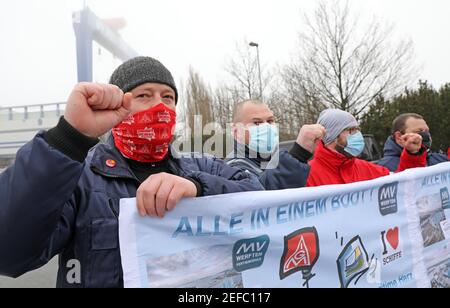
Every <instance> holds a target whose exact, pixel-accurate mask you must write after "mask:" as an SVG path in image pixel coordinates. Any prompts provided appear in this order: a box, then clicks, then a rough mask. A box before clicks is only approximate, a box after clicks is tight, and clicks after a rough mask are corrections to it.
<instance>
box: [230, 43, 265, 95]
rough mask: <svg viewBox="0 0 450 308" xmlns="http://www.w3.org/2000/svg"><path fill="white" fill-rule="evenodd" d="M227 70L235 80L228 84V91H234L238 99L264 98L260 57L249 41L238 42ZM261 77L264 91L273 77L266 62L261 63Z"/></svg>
mask: <svg viewBox="0 0 450 308" xmlns="http://www.w3.org/2000/svg"><path fill="white" fill-rule="evenodd" d="M225 70H226V71H227V72H228V73H229V74H230V76H231V77H232V79H233V81H234V82H232V83H231V85H228V86H227V88H228V91H230V92H232V93H233V97H236V98H237V100H238V101H242V100H246V99H263V98H261V97H260V96H261V95H260V79H259V70H258V58H257V56H256V53H255V51H254V49H253V48H252V47H250V45H249V42H248V41H246V40H245V41H243V42H242V43H240V44H236V52H235V55H234V56H233V57H232V58H231V59H229V60H228V62H227V64H226V67H225ZM261 79H262V80H261V82H262V91H263V93H264V90H265V89H266V88H267V86H268V84H269V82H270V79H271V74H270V73H269V72H268V70H267V68H266V66H265V65H264V64H261Z"/></svg>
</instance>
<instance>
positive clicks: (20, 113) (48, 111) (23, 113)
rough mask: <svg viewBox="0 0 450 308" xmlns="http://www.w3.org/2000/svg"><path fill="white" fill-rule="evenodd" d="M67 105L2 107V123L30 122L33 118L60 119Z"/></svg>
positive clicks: (62, 103) (0, 115)
mask: <svg viewBox="0 0 450 308" xmlns="http://www.w3.org/2000/svg"><path fill="white" fill-rule="evenodd" d="M65 106H66V103H64V102H61V103H52V104H38V105H27V106H13V107H0V121H14V120H25V121H26V120H28V119H30V118H31V117H33V118H40V119H44V118H46V117H50V116H51V117H53V116H55V117H57V118H59V117H60V116H61V115H62V114H63V112H64V110H65Z"/></svg>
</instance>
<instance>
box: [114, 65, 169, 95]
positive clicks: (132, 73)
mask: <svg viewBox="0 0 450 308" xmlns="http://www.w3.org/2000/svg"><path fill="white" fill-rule="evenodd" d="M148 82H154V83H160V84H165V85H167V86H169V87H171V88H172V89H173V90H174V91H175V101H176V102H178V91H177V87H176V85H175V81H174V80H173V77H172V74H171V73H170V72H169V70H168V69H167V68H166V67H165V66H164V65H163V64H162V63H161V62H159V61H158V60H156V59H153V58H150V57H137V58H133V59H131V60H128V61H126V62H124V63H123V64H122V65H120V66H119V67H118V68H117V69H116V70H115V71H114V73H113V74H112V76H111V79H110V80H109V83H110V84H113V85H116V86H118V87H119V88H120V89H122V91H123V92H129V91H131V90H133V89H134V88H136V87H138V86H140V85H143V84H144V83H148Z"/></svg>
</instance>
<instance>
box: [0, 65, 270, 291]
mask: <svg viewBox="0 0 450 308" xmlns="http://www.w3.org/2000/svg"><path fill="white" fill-rule="evenodd" d="M177 99H178V92H177V88H176V86H175V83H174V80H173V78H172V75H171V73H170V72H169V71H168V70H167V68H166V67H164V65H162V64H161V63H160V62H159V61H157V60H155V59H153V58H148V57H139V58H136V59H132V60H130V61H128V62H125V63H124V64H122V65H121V66H120V67H119V68H117V70H116V71H115V72H114V73H113V74H112V77H111V84H95V83H81V84H78V85H77V86H75V88H74V89H73V91H72V94H71V95H70V97H69V99H68V102H67V107H66V111H65V115H64V117H62V118H61V119H60V122H59V123H58V125H57V126H56V127H55V128H53V129H51V130H49V131H47V132H41V133H40V134H38V135H37V136H36V137H35V138H34V139H33V140H32V141H31V142H29V143H28V144H26V145H25V146H24V147H23V148H22V149H21V150H20V151H19V153H18V154H17V158H16V162H15V164H14V165H13V166H11V167H10V168H9V169H7V170H6V171H5V172H4V173H2V174H1V175H0V199H1V200H2V202H1V203H0V226H1V228H0V275H3V276H10V277H19V276H21V275H22V274H24V273H26V272H28V271H31V270H34V269H37V268H39V267H41V266H43V265H45V264H46V263H47V262H48V261H50V260H51V259H52V258H53V257H54V256H55V255H58V254H60V258H59V264H60V265H61V266H60V269H59V272H58V282H57V285H58V287H67V288H80V287H86V288H103V287H105V288H117V287H123V273H122V267H121V262H120V260H121V255H120V247H119V238H118V233H119V232H118V226H119V224H118V217H119V214H120V213H119V211H120V206H119V204H120V200H121V199H124V198H135V197H136V199H137V207H138V213H139V214H140V215H141V216H146V215H149V216H158V217H163V216H164V215H165V213H166V212H167V211H171V210H173V209H174V208H175V206H176V205H177V203H178V202H179V201H180V200H181V199H183V198H195V197H199V196H211V195H219V194H226V193H235V192H243V191H255V190H262V189H263V188H262V186H261V184H260V183H259V181H258V179H257V178H256V177H254V176H251V175H249V174H247V173H246V172H244V171H241V170H239V169H235V168H232V167H229V166H228V165H227V164H225V163H224V162H222V161H219V160H214V159H210V158H204V157H202V158H194V157H187V156H183V157H181V158H176V157H174V155H172V151H171V149H170V146H169V145H170V142H171V140H172V136H173V128H174V126H175V123H176V112H175V110H176V103H177ZM110 130H112V136H111V137H110V139H109V140H108V142H107V144H98V143H99V139H98V137H100V136H102V135H104V134H105V133H107V132H109V131H110ZM91 149H92V150H91ZM73 260H77V261H78V264H79V266H78V267H79V271H80V273H79V275H78V276H77V277H75V278H73V277H72V276H73V266H70V264H72V263H69V262H71V261H73ZM69 278H70V279H69Z"/></svg>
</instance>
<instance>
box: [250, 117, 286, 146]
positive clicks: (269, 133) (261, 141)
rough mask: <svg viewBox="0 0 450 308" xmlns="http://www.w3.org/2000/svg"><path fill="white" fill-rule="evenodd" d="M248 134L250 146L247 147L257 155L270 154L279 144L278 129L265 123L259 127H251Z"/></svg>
mask: <svg viewBox="0 0 450 308" xmlns="http://www.w3.org/2000/svg"><path fill="white" fill-rule="evenodd" d="M249 133H250V144H249V145H248V147H249V148H250V149H251V150H253V151H255V152H257V153H261V154H272V153H273V152H275V150H276V148H277V146H278V143H279V142H280V135H279V133H278V127H277V126H275V125H271V124H268V123H266V124H261V125H259V126H256V125H255V126H251V127H250V128H249Z"/></svg>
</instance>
